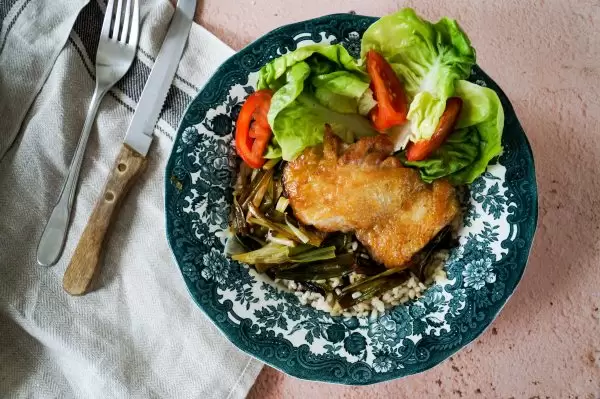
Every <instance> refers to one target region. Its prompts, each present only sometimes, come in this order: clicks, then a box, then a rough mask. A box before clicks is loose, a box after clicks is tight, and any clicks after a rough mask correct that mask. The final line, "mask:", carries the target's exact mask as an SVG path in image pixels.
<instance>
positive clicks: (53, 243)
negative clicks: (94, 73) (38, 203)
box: [37, 86, 106, 266]
mask: <svg viewBox="0 0 600 399" xmlns="http://www.w3.org/2000/svg"><path fill="white" fill-rule="evenodd" d="M105 93H106V90H99V89H98V86H96V88H95V90H94V94H93V96H92V101H91V102H90V106H89V107H88V112H87V116H86V118H85V123H84V124H83V129H82V131H81V135H80V136H79V141H78V142H77V148H76V149H75V155H73V159H72V160H71V165H70V166H69V172H68V174H67V178H66V179H65V182H64V183H63V186H62V189H61V191H60V195H59V197H58V200H57V201H56V205H55V206H54V209H52V214H51V215H50V218H49V219H48V222H47V223H46V227H45V228H44V232H43V233H42V236H41V237H40V241H39V243H38V248H37V261H38V263H39V264H40V265H41V266H52V265H54V264H55V263H56V262H58V259H59V258H60V255H61V253H62V250H63V247H64V243H65V238H66V236H67V230H68V228H69V220H70V219H71V209H72V208H73V199H74V198H75V191H76V189H77V181H78V179H79V171H80V170H81V163H82V161H83V155H84V154H85V147H86V146H87V142H88V138H89V137H90V131H91V130H92V125H93V124H94V119H95V117H96V113H97V112H98V107H99V106H100V102H101V101H102V97H104V94H105Z"/></svg>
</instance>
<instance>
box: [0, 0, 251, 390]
mask: <svg viewBox="0 0 600 399" xmlns="http://www.w3.org/2000/svg"><path fill="white" fill-rule="evenodd" d="M104 9H105V3H104V2H101V1H97V0H92V1H91V2H90V3H89V4H87V1H84V0H52V1H37V0H3V1H2V2H0V23H1V30H0V121H1V124H0V276H1V277H0V397H11V398H12V397H16V398H21V397H22V398H30V397H40V398H47V397H60V398H72V397H81V398H121V397H122V398H135V397H140V398H142V397H143V398H147V397H169V398H179V397H181V398H183V397H185V398H188V397H196V398H242V397H245V395H246V393H247V391H248V389H249V388H250V386H251V385H252V383H253V382H254V380H255V378H256V376H257V374H258V372H259V371H260V369H261V367H262V364H261V363H260V362H258V361H256V360H252V359H251V358H250V357H248V356H247V355H245V354H243V353H242V352H240V351H238V350H237V349H236V348H235V347H233V346H232V345H231V344H230V343H229V342H228V341H227V340H226V339H225V338H224V337H223V336H222V335H221V334H220V333H219V332H218V331H217V329H216V328H215V327H214V326H213V325H212V324H211V322H210V321H209V320H208V319H207V318H205V317H204V316H203V315H202V313H201V312H200V310H199V309H198V308H197V307H196V305H195V304H194V303H193V301H192V299H191V297H190V296H189V294H188V293H187V290H186V288H185V284H184V282H183V279H182V278H181V275H180V272H179V270H178V267H177V265H176V264H175V263H174V261H173V258H172V256H171V253H170V250H169V248H168V245H167V241H166V238H165V231H164V211H163V205H164V204H163V180H164V166H165V163H166V160H167V157H168V155H169V152H170V150H171V145H172V141H173V137H174V135H175V130H176V128H177V123H178V121H179V119H180V117H181V116H182V114H183V112H184V111H185V108H186V106H187V104H188V103H190V101H191V100H192V98H193V96H194V95H195V94H196V93H197V92H198V90H199V88H200V87H201V86H202V85H203V84H204V82H205V81H206V80H207V79H208V78H209V77H210V75H211V74H212V72H213V71H214V70H215V69H216V68H217V67H218V65H219V64H220V63H221V62H223V61H224V60H225V59H226V58H227V57H229V56H230V55H231V54H232V53H233V51H232V50H231V49H230V48H229V47H227V46H226V45H225V44H223V43H222V42H221V41H220V40H218V39H217V38H216V37H214V36H213V35H212V34H210V33H209V32H207V31H206V30H205V29H203V28H202V27H200V26H198V25H194V26H193V27H192V30H191V33H190V37H189V41H188V45H187V48H186V51H185V53H184V55H183V59H182V61H181V63H180V65H179V69H178V71H177V76H176V78H175V79H174V81H173V84H172V86H171V88H170V91H169V94H168V97H167V100H166V104H165V108H164V110H163V112H162V115H161V118H160V120H159V122H158V124H157V126H156V129H155V136H156V137H155V140H154V143H153V147H152V149H151V151H150V153H149V162H148V168H147V170H146V172H145V173H144V174H143V176H142V177H141V180H140V181H139V182H138V183H137V184H136V185H135V186H134V188H133V189H132V192H131V193H130V194H129V196H128V198H127V199H126V200H125V202H124V204H123V206H122V209H121V212H120V213H119V217H118V220H117V221H116V223H115V224H114V226H113V227H114V228H113V229H112V232H111V234H110V235H109V237H108V241H107V243H106V244H107V245H106V247H105V253H104V263H103V265H104V267H103V270H102V274H101V278H100V282H99V285H100V286H101V289H99V290H98V291H95V292H93V293H91V294H89V295H86V296H84V297H70V296H68V295H66V294H65V293H64V292H63V290H62V286H61V282H62V276H63V273H64V271H65V268H66V266H67V264H68V262H69V260H70V257H71V254H72V253H73V250H74V248H75V246H76V244H77V241H78V239H79V237H80V235H81V233H82V231H83V228H84V225H85V223H86V221H87V219H88V217H89V214H90V213H91V209H92V207H93V204H94V202H95V200H96V198H97V197H98V195H99V193H100V190H101V189H102V185H103V183H104V181H105V179H106V176H107V174H108V171H109V168H110V167H111V165H112V163H113V161H114V159H115V156H116V155H117V153H118V150H119V147H120V145H121V142H122V140H123V137H124V134H125V131H126V129H127V127H128V125H129V122H130V120H131V117H132V115H133V111H134V109H135V107H136V103H137V101H138V99H139V96H140V94H141V92H142V88H143V86H144V83H145V80H146V78H147V77H148V75H149V73H150V69H151V68H152V65H153V62H154V57H155V55H156V54H157V52H158V49H159V47H160V44H161V42H162V39H163V37H164V35H165V33H166V29H167V26H168V22H169V20H170V17H171V15H172V13H173V6H172V5H171V4H170V3H169V2H168V1H167V0H148V1H142V10H141V15H142V34H141V38H140V44H139V48H138V52H137V58H136V60H135V61H134V63H133V66H132V68H131V70H130V71H129V72H128V73H127V75H126V76H125V78H124V79H123V80H121V81H120V82H119V83H118V84H117V85H116V87H115V88H114V89H113V90H111V91H110V93H109V94H108V95H107V96H106V97H105V98H104V100H103V101H102V104H101V106H100V110H99V112H98V115H97V117H96V121H95V123H94V127H93V130H92V135H91V137H90V140H89V143H88V148H87V152H86V155H85V161H84V164H83V167H82V173H81V180H80V185H79V190H78V195H77V199H76V202H75V207H74V213H73V219H72V222H71V228H70V231H69V235H68V241H67V244H66V247H65V251H64V254H63V257H62V259H61V260H60V262H59V263H58V264H57V265H56V266H54V267H51V268H43V267H40V266H37V265H36V261H35V253H36V246H37V241H38V239H39V236H40V235H41V232H42V229H43V227H44V224H45V222H46V220H47V218H48V216H49V215H50V212H51V209H52V207H53V205H54V202H55V200H56V198H57V197H58V194H59V191H60V188H61V185H62V182H63V179H64V177H65V175H66V173H67V169H68V166H69V163H70V161H71V157H72V156H73V152H74V149H75V146H76V143H77V139H78V137H79V134H80V131H81V128H82V126H83V121H84V119H85V115H86V111H87V106H88V104H89V101H90V99H91V96H92V91H93V88H94V79H95V76H94V63H95V54H96V48H97V45H98V39H99V35H100V27H101V24H102V21H103V17H104V15H103V14H104Z"/></svg>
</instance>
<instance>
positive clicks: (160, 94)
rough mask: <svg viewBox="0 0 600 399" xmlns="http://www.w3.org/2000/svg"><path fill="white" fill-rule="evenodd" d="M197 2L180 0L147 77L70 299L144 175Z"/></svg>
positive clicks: (86, 285) (95, 270) (77, 262)
mask: <svg viewBox="0 0 600 399" xmlns="http://www.w3.org/2000/svg"><path fill="white" fill-rule="evenodd" d="M195 10H196V0H179V1H178V2H177V6H176V8H175V12H174V13H173V17H172V18H171V23H170V24H169V29H168V31H167V34H166V36H165V39H164V41H163V43H162V46H161V48H160V51H159V52H158V56H157V57H156V62H155V63H154V67H153V68H152V71H151V72H150V76H148V80H147V81H146V85H145V86H144V90H143V91H142V96H141V97H140V101H139V102H138V105H137V107H136V110H135V113H134V114H133V118H132V119H131V123H130V125H129V128H128V129H127V134H126V135H125V140H124V142H123V145H122V146H121V150H120V152H119V155H118V156H117V160H116V162H115V163H114V165H113V167H112V169H111V170H110V172H109V175H108V178H107V180H106V183H105V185H104V189H103V191H102V195H101V197H100V198H99V199H98V201H97V202H96V205H95V207H94V210H93V211H92V214H91V216H90V218H89V219H88V222H87V225H86V227H85V230H84V231H83V234H82V236H81V238H80V239H79V243H78V244H77V248H76V249H75V253H74V254H73V257H72V258H71V262H70V263H69V266H68V267H67V270H66V271H65V275H64V277H63V288H64V289H65V291H66V292H67V293H69V294H71V295H83V294H85V293H87V292H88V291H89V290H90V289H91V288H92V285H93V283H94V281H95V279H96V277H97V275H98V274H99V271H100V255H101V252H102V244H103V242H104V238H105V236H106V232H107V231H108V228H109V226H110V223H111V221H112V220H113V219H114V217H115V215H116V214H117V212H118V209H119V206H120V204H121V202H122V201H123V198H125V196H126V195H127V192H128V191H129V189H130V188H131V186H132V185H133V183H134V182H135V180H136V179H137V177H139V176H140V175H141V173H142V172H143V171H144V169H145V167H146V155H147V153H148V149H149V148H150V144H151V143H152V136H153V132H154V126H155V125H156V123H157V121H158V117H159V115H160V111H161V110H162V107H163V104H164V101H165V99H166V97H167V93H168V91H169V87H171V82H172V81H173V78H174V76H175V71H176V70H177V66H178V64H179V60H180V58H181V54H182V53H183V49H184V47H185V43H186V41H187V38H188V35H189V32H190V27H191V26H192V22H193V18H194V11H195Z"/></svg>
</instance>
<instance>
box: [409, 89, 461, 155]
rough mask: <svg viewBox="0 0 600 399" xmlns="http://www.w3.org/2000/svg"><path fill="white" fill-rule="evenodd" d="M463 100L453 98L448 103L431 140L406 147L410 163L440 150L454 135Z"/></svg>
mask: <svg viewBox="0 0 600 399" xmlns="http://www.w3.org/2000/svg"><path fill="white" fill-rule="evenodd" d="M461 108H462V100H461V99H460V97H451V98H449V99H448V101H446V109H445V110H444V113H443V114H442V117H441V118H440V121H439V123H438V125H437V127H436V128H435V132H434V133H433V136H431V138H430V139H429V140H421V141H417V142H416V143H409V144H408V146H407V147H406V159H407V160H408V161H422V160H424V159H427V157H428V156H429V155H431V153H432V152H433V151H435V150H436V149H438V148H439V147H440V146H441V145H442V144H443V143H444V141H445V140H446V138H447V137H448V136H449V135H450V133H452V130H453V129H454V125H455V124H456V121H457V119H458V116H459V115H460V110H461Z"/></svg>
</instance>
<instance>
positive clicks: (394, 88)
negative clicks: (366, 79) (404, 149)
mask: <svg viewBox="0 0 600 399" xmlns="http://www.w3.org/2000/svg"><path fill="white" fill-rule="evenodd" d="M367 72H368V73H369V76H370V77H371V90H373V94H374V97H375V100H376V101H377V105H376V106H375V107H374V108H373V109H372V110H371V112H370V117H371V121H372V122H373V126H374V127H375V129H377V130H379V131H380V132H383V131H385V130H386V129H389V128H390V127H392V126H396V125H401V124H403V123H404V122H406V114H407V113H408V104H407V101H406V94H405V93H404V88H403V87H402V83H400V79H398V76H396V73H395V72H394V70H393V69H392V66H391V65H390V64H389V63H388V62H387V61H386V60H385V58H383V56H382V55H381V54H379V53H378V52H376V51H375V50H369V52H368V53H367Z"/></svg>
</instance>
